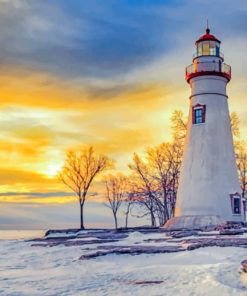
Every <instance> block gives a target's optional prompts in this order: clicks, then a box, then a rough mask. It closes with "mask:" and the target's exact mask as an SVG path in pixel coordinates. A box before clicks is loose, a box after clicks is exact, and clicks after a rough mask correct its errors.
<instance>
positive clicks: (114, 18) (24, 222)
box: [0, 0, 247, 229]
mask: <svg viewBox="0 0 247 296" xmlns="http://www.w3.org/2000/svg"><path fill="white" fill-rule="evenodd" d="M207 19H208V20H209V25H210V28H211V33H212V34H214V35H215V36H216V37H217V38H219V39H220V40H221V41H222V46H221V51H222V52H223V53H224V55H225V62H226V63H228V64H230V65H231V66H232V81H231V82H230V83H229V85H228V95H229V106H230V111H231V112H233V111H234V112H236V113H237V114H238V115H239V117H240V120H241V137H242V138H243V139H246V137H247V116H246V109H245V106H246V98H247V84H246V81H247V55H246V51H247V2H246V1H244V0H235V1H231V0H218V1H211V0H208V1H205V0H194V1H190V0H181V1H180V0H175V1H172V0H167V1H166V0H104V1H102V0H85V1H79V0H77V1H75V0H70V1H67V0H53V1H42V0H37V1H26V0H0V128H1V133H0V168H1V169H0V229H45V228H53V227H57V228H62V227H76V226H78V220H79V219H78V218H79V216H78V210H79V209H78V205H77V201H76V198H75V197H74V196H73V195H72V194H71V193H70V192H69V191H68V190H67V188H66V187H64V185H63V184H61V183H60V182H59V180H58V178H57V176H56V175H57V172H58V171H59V170H60V169H61V167H62V165H63V161H64V158H65V155H66V153H67V151H69V150H70V149H79V148H80V147H82V146H85V145H93V146H94V147H95V151H96V152H98V153H105V154H107V155H108V156H109V157H111V158H114V159H115V160H116V170H117V171H122V172H125V173H127V172H128V163H130V162H131V159H132V156H133V153H134V152H138V153H140V152H142V151H144V150H145V149H146V148H147V147H151V146H154V145H157V144H159V143H161V142H163V141H167V140H169V139H170V136H171V130H170V118H171V114H172V112H173V111H174V110H182V111H183V112H184V114H187V113H188V105H189V100H188V97H189V95H190V88H189V85H188V84H187V83H186V81H185V79H184V69H185V67H186V66H187V65H189V64H191V63H192V55H193V53H194V52H195V45H194V42H195V40H197V39H198V37H199V36H201V35H202V34H204V32H205V27H206V20H207ZM97 182H98V183H99V182H100V180H97ZM92 190H94V189H92ZM87 207H88V210H87V211H86V220H87V221H88V222H87V221H86V226H87V225H89V226H95V227H96V226H97V227H98V226H100V225H111V224H112V218H111V216H110V212H109V210H108V209H107V208H106V207H104V206H103V205H102V204H100V203H99V202H97V198H96V200H93V199H92V198H91V199H90V200H89V203H88V205H87ZM87 223H88V224H87ZM133 223H139V222H138V221H137V219H136V220H135V222H133Z"/></svg>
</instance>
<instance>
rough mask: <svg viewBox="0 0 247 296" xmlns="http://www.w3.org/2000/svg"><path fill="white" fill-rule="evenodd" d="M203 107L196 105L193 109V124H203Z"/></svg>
mask: <svg viewBox="0 0 247 296" xmlns="http://www.w3.org/2000/svg"><path fill="white" fill-rule="evenodd" d="M205 110H206V108H205V105H197V106H194V107H193V111H192V117H193V118H192V122H193V124H199V123H204V122H205Z"/></svg>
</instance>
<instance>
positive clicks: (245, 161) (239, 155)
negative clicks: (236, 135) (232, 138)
mask: <svg viewBox="0 0 247 296" xmlns="http://www.w3.org/2000/svg"><path fill="white" fill-rule="evenodd" d="M235 153H236V163H237V168H238V175H239V181H240V187H241V190H242V194H241V195H242V198H245V199H246V198H247V194H246V193H247V149H246V143H245V142H244V141H237V142H235Z"/></svg>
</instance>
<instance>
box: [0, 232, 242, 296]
mask: <svg viewBox="0 0 247 296" xmlns="http://www.w3.org/2000/svg"><path fill="white" fill-rule="evenodd" d="M55 236H56V238H57V237H58V236H59V235H55ZM244 236H245V235H244ZM50 237H51V235H50ZM164 238H165V233H140V232H138V231H134V232H131V233H130V234H129V235H128V236H127V237H126V238H123V239H121V240H119V241H116V242H108V243H105V244H102V243H101V244H100V245H98V244H97V243H95V242H94V243H93V244H85V245H83V244H82V245H81V244H80V245H78V246H74V245H71V246H64V245H63V244H58V245H55V246H52V247H49V246H40V244H39V245H38V244H37V245H36V246H32V245H33V244H35V242H32V241H24V240H2V241H0V295H4V296H5V295H6V296H7V295H11V296H12V295H13V296H22V295H32V296H36V295H37V296H38V295H42V296H43V295H80V296H81V295H87V296H91V295H92V296H97V295H114V296H118V295H125V296H126V295H131V296H137V295H147V296H151V295H162V296H163V295H165V296H168V295H173V296H174V295H176V296H179V295H183V296H187V295H196V296H199V295H203V296H206V295H210V296H213V295H217V296H218V295H221V296H227V295H229V296H232V295H243V296H244V295H247V274H245V273H241V272H240V263H241V261H242V260H244V259H247V249H245V248H236V247H225V248H221V247H206V248H200V249H196V250H194V251H181V252H177V253H161V254H142V255H128V254H124V255H116V254H108V255H106V256H102V257H97V258H92V259H87V260H79V258H80V257H81V256H82V255H85V254H90V253H92V252H95V251H96V250H98V249H100V248H101V247H102V246H103V245H104V246H118V247H123V246H153V247H156V246H166V245H167V244H169V242H166V241H162V239H164ZM159 239H160V242H159V241H158V240H159ZM186 239H187V238H186ZM78 240H80V241H81V243H83V241H86V238H83V237H82V238H78ZM88 240H92V236H91V234H90V233H89V236H88ZM170 244H171V245H176V240H174V242H171V243H170ZM180 244H181V242H180Z"/></svg>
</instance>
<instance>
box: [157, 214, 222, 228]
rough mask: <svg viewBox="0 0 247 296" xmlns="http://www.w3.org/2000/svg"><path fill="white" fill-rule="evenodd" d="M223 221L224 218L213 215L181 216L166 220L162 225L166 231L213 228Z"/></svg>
mask: <svg viewBox="0 0 247 296" xmlns="http://www.w3.org/2000/svg"><path fill="white" fill-rule="evenodd" d="M225 223H226V221H225V220H224V219H222V218H221V217H220V216H215V215H203V216H199V215H198V216H181V217H174V218H172V219H170V220H168V221H167V222H166V224H165V225H164V226H163V227H164V228H165V229H166V230H168V231H175V230H214V229H215V227H217V226H218V225H220V224H225Z"/></svg>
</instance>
